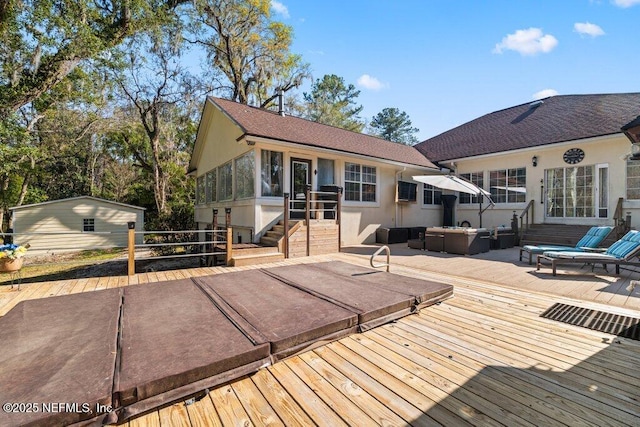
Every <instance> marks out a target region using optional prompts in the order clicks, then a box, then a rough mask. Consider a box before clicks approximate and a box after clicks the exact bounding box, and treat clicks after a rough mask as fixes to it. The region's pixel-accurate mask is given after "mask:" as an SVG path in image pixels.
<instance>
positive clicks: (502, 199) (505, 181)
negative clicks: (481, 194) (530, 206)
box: [489, 168, 527, 203]
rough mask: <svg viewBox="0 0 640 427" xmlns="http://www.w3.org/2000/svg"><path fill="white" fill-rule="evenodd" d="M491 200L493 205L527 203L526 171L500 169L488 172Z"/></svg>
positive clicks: (524, 169) (520, 169)
mask: <svg viewBox="0 0 640 427" xmlns="http://www.w3.org/2000/svg"><path fill="white" fill-rule="evenodd" d="M489 186H490V187H491V198H492V199H493V201H494V202H495V203H522V202H526V201H527V169H526V168H515V169H501V170H495V171H491V172H489Z"/></svg>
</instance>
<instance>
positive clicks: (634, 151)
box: [621, 116, 640, 160]
mask: <svg viewBox="0 0 640 427" xmlns="http://www.w3.org/2000/svg"><path fill="white" fill-rule="evenodd" d="M621 130H622V132H624V134H625V135H626V136H627V138H629V141H631V158H630V160H640V116H638V117H636V118H635V120H632V121H631V122H629V123H627V124H626V125H624V126H622V128H621Z"/></svg>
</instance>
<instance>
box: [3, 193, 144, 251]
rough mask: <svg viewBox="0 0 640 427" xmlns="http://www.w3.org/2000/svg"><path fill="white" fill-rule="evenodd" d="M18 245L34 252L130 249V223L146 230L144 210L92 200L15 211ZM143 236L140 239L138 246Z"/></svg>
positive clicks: (50, 203) (57, 202)
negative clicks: (25, 246)
mask: <svg viewBox="0 0 640 427" xmlns="http://www.w3.org/2000/svg"><path fill="white" fill-rule="evenodd" d="M11 211H12V215H13V232H14V233H16V234H17V235H16V236H15V238H14V242H15V243H17V244H20V245H24V244H27V243H28V244H30V245H31V248H30V249H29V251H30V252H33V251H35V252H38V253H42V252H45V251H46V252H54V253H59V252H71V251H80V250H86V249H108V248H113V247H126V246H127V223H128V222H135V223H136V230H137V231H142V230H144V211H145V209H144V208H141V207H138V206H133V205H127V204H124V203H117V202H112V201H110V200H104V199H98V198H96V197H91V196H80V197H72V198H69V199H61V200H51V201H47V202H43V203H36V204H32V205H24V206H16V207H13V208H11ZM142 239H143V236H142V235H141V234H139V235H136V243H142Z"/></svg>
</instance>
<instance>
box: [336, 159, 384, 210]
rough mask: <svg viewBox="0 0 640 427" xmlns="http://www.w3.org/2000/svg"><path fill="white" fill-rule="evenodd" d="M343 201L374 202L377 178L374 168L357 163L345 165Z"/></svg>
mask: <svg viewBox="0 0 640 427" xmlns="http://www.w3.org/2000/svg"><path fill="white" fill-rule="evenodd" d="M344 185H345V192H344V199H345V200H348V201H358V202H375V201H376V186H377V176H376V168H375V167H373V166H365V165H360V164H357V163H345V170H344Z"/></svg>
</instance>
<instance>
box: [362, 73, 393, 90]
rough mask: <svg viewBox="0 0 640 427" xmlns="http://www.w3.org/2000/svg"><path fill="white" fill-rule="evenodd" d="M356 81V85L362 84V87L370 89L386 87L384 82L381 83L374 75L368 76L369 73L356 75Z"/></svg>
mask: <svg viewBox="0 0 640 427" xmlns="http://www.w3.org/2000/svg"><path fill="white" fill-rule="evenodd" d="M357 83H358V86H362V87H363V88H365V89H370V90H380V89H384V88H385V87H387V85H386V84H384V83H382V82H381V81H380V80H378V79H376V78H375V77H372V76H370V75H369V74H363V75H361V76H360V77H358V80H357Z"/></svg>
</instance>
